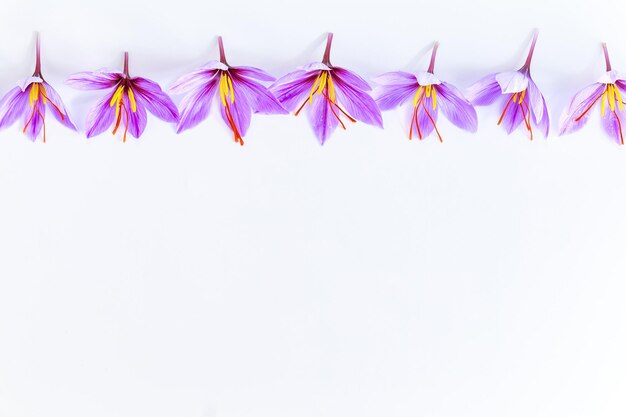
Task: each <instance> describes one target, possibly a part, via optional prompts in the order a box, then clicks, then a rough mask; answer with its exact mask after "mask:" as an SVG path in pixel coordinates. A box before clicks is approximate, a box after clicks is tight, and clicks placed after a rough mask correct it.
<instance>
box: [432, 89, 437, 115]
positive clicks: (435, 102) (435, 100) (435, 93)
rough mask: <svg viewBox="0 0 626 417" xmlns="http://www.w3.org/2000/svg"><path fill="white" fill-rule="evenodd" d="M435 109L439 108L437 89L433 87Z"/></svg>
mask: <svg viewBox="0 0 626 417" xmlns="http://www.w3.org/2000/svg"><path fill="white" fill-rule="evenodd" d="M433 110H437V89H436V88H435V87H433Z"/></svg>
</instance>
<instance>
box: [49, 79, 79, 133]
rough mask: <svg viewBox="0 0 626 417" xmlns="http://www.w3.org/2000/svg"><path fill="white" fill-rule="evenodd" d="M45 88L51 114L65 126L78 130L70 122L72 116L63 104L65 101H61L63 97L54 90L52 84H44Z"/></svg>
mask: <svg viewBox="0 0 626 417" xmlns="http://www.w3.org/2000/svg"><path fill="white" fill-rule="evenodd" d="M43 87H44V88H45V90H46V96H48V98H47V100H46V105H47V106H48V109H49V110H50V113H51V114H52V115H53V116H54V118H55V119H57V120H58V121H59V123H61V124H62V125H63V126H65V127H67V128H70V129H72V130H76V126H74V123H72V121H71V120H70V116H69V115H68V114H67V110H66V109H65V105H64V104H63V101H61V96H59V94H58V93H57V92H56V90H55V89H54V88H52V86H51V85H50V84H48V83H46V82H44V83H43Z"/></svg>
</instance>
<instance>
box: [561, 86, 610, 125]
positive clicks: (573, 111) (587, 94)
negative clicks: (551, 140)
mask: <svg viewBox="0 0 626 417" xmlns="http://www.w3.org/2000/svg"><path fill="white" fill-rule="evenodd" d="M605 88H606V87H605V85H604V84H600V83H595V84H591V85H589V86H587V87H585V88H583V89H582V90H581V91H579V92H578V93H576V95H575V96H574V97H573V98H572V100H571V101H570V103H569V106H567V108H566V109H565V110H563V113H562V114H561V119H560V121H559V135H563V134H566V133H572V132H575V131H577V130H578V129H580V128H581V127H583V126H584V125H585V124H586V123H587V121H588V120H589V116H590V115H591V110H590V106H592V105H594V104H595V103H596V102H597V101H598V99H599V98H600V97H601V96H602V93H603V92H604V90H605ZM583 113H584V114H583Z"/></svg>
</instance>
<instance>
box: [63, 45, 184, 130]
mask: <svg viewBox="0 0 626 417" xmlns="http://www.w3.org/2000/svg"><path fill="white" fill-rule="evenodd" d="M67 84H69V85H71V86H72V87H74V88H77V89H79V90H109V92H108V93H107V94H106V95H105V96H104V97H103V98H102V99H100V100H99V101H98V102H97V103H96V105H95V106H94V107H93V108H92V109H91V110H90V111H89V114H88V115H87V122H86V126H85V129H86V135H87V137H88V138H91V137H93V136H96V135H99V134H100V133H102V132H104V131H105V130H107V129H108V128H109V126H111V125H112V124H113V123H115V126H114V128H113V132H112V133H113V134H114V135H115V134H116V133H117V131H118V129H119V128H120V126H122V125H123V126H124V136H123V140H124V142H126V134H127V133H130V134H131V135H132V136H133V137H135V138H139V137H140V136H141V134H142V133H143V131H144V129H145V128H146V125H147V124H148V114H147V112H146V110H147V111H149V112H150V113H152V114H153V115H154V116H156V117H158V118H159V119H161V120H163V121H165V122H170V123H174V122H177V121H178V110H177V109H176V105H175V104H174V103H173V102H172V100H171V99H170V98H169V97H168V96H167V94H165V93H164V92H163V90H161V87H160V86H159V85H158V84H157V83H155V82H154V81H151V80H149V79H147V78H142V77H131V76H130V75H129V74H128V52H124V71H123V72H121V71H96V72H79V73H77V74H74V75H72V76H70V77H69V78H68V79H67Z"/></svg>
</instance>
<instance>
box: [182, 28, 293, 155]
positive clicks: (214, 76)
mask: <svg viewBox="0 0 626 417" xmlns="http://www.w3.org/2000/svg"><path fill="white" fill-rule="evenodd" d="M217 40H218V44H219V49H220V60H219V61H211V62H209V63H207V64H206V65H204V66H203V67H201V68H200V69H198V70H197V71H194V72H192V73H190V74H187V75H184V76H182V77H181V78H180V79H178V81H176V82H175V83H174V85H173V86H172V87H171V88H170V90H169V91H170V92H171V93H172V94H183V93H187V95H186V96H185V97H184V98H183V101H182V103H181V112H180V120H179V121H178V126H177V128H176V131H177V133H180V132H182V131H183V130H186V129H189V128H192V127H194V126H196V125H197V124H198V123H200V122H201V121H203V120H204V119H206V118H207V116H208V115H209V111H210V109H211V104H212V102H213V101H214V100H215V99H216V97H219V101H220V112H221V114H222V119H224V122H225V123H226V124H227V125H228V127H229V128H230V130H231V131H232V132H233V135H234V137H235V142H239V143H240V144H241V145H243V136H244V135H245V134H246V131H247V130H248V127H249V126H250V119H251V116H252V111H253V110H254V112H255V113H263V114H287V111H286V110H285V109H284V108H283V106H282V105H281V104H280V102H279V101H278V100H276V97H274V96H273V95H272V93H270V92H269V91H268V90H267V88H265V87H264V86H263V85H262V84H260V83H259V82H257V81H255V80H259V81H274V77H272V76H271V75H269V74H268V73H266V72H265V71H263V70H260V69H258V68H253V67H233V66H230V65H228V63H227V62H226V55H225V53H224V45H223V43H222V37H221V36H219V37H218V38H217ZM218 93H219V94H218Z"/></svg>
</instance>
